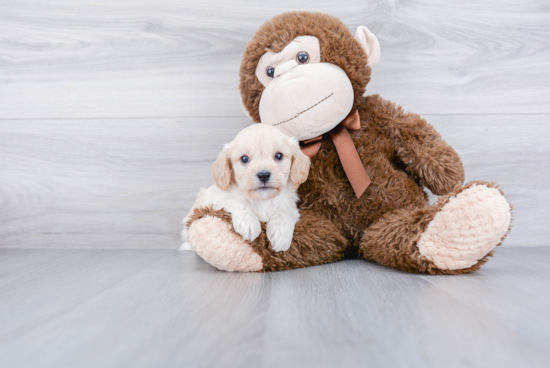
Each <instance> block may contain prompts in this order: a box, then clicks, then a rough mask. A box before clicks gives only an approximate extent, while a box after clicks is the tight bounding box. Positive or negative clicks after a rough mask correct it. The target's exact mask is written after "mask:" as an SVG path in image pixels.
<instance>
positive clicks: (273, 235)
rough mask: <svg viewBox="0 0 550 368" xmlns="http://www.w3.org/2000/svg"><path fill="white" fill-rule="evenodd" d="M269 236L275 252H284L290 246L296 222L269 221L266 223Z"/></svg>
mask: <svg viewBox="0 0 550 368" xmlns="http://www.w3.org/2000/svg"><path fill="white" fill-rule="evenodd" d="M266 234H267V238H268V239H269V241H270V242H271V248H273V250H274V251H275V252H282V251H285V250H288V248H290V244H291V243H292V236H293V235H294V224H292V225H291V224H289V223H287V222H285V221H277V220H275V221H268V222H267V225H266Z"/></svg>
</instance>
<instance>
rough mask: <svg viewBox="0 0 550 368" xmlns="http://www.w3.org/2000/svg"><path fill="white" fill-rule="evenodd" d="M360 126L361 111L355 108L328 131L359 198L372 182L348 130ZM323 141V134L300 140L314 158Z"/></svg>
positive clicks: (307, 153)
mask: <svg viewBox="0 0 550 368" xmlns="http://www.w3.org/2000/svg"><path fill="white" fill-rule="evenodd" d="M360 128H361V121H360V120H359V111H357V110H355V112H352V113H350V114H349V115H348V116H347V117H346V118H345V119H344V120H343V121H342V122H341V123H340V124H338V125H337V126H336V128H334V129H332V130H331V131H330V132H328V135H329V136H330V138H331V139H332V142H334V146H335V147H336V152H338V157H339V158H340V162H341V163H342V167H343V168H344V171H345V173H346V175H347V177H348V180H349V182H350V184H351V187H352V188H353V191H354V192H355V195H356V196H357V198H359V197H361V195H362V194H363V193H364V192H365V190H366V189H367V187H368V186H369V184H370V178H369V175H368V174H367V172H366V171H365V167H364V166H363V163H362V162H361V159H360V158H359V154H358V153H357V149H356V148H355V145H354V144H353V140H352V139H351V136H350V134H349V132H348V130H358V129H360ZM322 141H323V136H322V135H321V136H319V137H316V138H312V139H308V140H307V141H302V142H300V145H301V146H302V152H303V153H304V154H305V155H306V156H308V157H309V158H311V159H313V158H314V157H315V156H316V155H317V153H318V152H319V149H320V148H321V143H322Z"/></svg>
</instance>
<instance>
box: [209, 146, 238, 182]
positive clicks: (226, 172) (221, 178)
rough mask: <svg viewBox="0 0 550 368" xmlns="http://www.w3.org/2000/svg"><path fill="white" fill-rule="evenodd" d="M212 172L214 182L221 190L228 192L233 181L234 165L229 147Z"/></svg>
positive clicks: (224, 150) (225, 149)
mask: <svg viewBox="0 0 550 368" xmlns="http://www.w3.org/2000/svg"><path fill="white" fill-rule="evenodd" d="M210 171H212V176H213V177H214V182H215V183H216V185H217V186H218V187H219V188H220V189H222V190H226V189H227V188H229V185H230V184H231V182H232V181H233V165H231V159H230V158H229V148H228V147H225V148H224V149H223V151H222V152H221V153H220V155H219V156H218V159H217V160H216V162H214V164H213V165H212V167H211V168H210Z"/></svg>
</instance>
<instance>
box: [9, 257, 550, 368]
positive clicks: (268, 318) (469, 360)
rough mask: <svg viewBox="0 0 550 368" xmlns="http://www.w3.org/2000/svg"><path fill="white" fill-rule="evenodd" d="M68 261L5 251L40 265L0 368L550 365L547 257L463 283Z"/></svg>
mask: <svg viewBox="0 0 550 368" xmlns="http://www.w3.org/2000/svg"><path fill="white" fill-rule="evenodd" d="M44 252H47V253H55V252H57V255H58V258H54V259H50V260H45V259H44V256H43V254H44ZM64 252H65V253H66V252H70V250H63V251H51V250H47V251H45V250H24V249H18V250H0V258H3V259H6V260H8V261H9V260H11V259H14V258H16V259H19V260H21V259H22V258H24V257H28V258H29V261H27V262H26V263H33V262H34V261H35V260H37V259H43V261H42V262H41V263H42V264H41V265H40V266H34V267H31V268H29V272H27V273H26V274H24V275H20V276H22V277H19V278H13V281H12V282H10V283H8V284H5V285H1V286H0V323H1V324H2V326H3V328H2V329H0V366H2V367H8V368H11V367H18V368H25V367H36V366H40V367H55V368H64V367H74V366H78V367H106V368H108V367H151V366H162V367H182V366H184V367H265V368H270V367H290V366H300V367H335V366H345V367H366V366H374V367H381V368H382V367H440V366H445V367H464V366H468V367H473V368H476V367H493V366H494V367H518V368H519V367H547V366H548V365H549V364H550V353H549V351H548V342H549V340H550V319H549V314H548V310H549V308H550V294H549V293H548V290H550V284H549V283H550V280H549V278H548V273H549V272H550V266H549V265H550V248H548V247H543V248H541V247H539V248H505V249H500V251H499V252H498V253H497V255H496V256H495V257H494V259H491V261H490V262H489V263H488V264H487V265H486V266H485V267H484V268H483V269H482V270H481V271H479V272H477V273H475V274H470V275H460V276H453V277H446V276H422V275H416V274H409V273H404V272H400V271H396V270H392V269H389V268H385V267H382V266H379V265H376V264H374V263H368V262H366V261H360V260H346V261H341V262H337V263H334V264H329V265H324V266H317V267H310V268H306V269H301V270H291V271H281V272H276V273H266V274H262V273H251V274H242V273H228V272H221V271H218V270H215V269H214V268H213V267H211V266H209V265H208V264H206V263H205V262H204V261H202V260H201V259H200V258H199V257H198V256H197V255H196V254H194V253H190V252H183V253H180V252H177V251H174V250H149V251H143V250H141V251H140V250H83V251H78V252H76V253H72V254H69V253H66V254H63V253H64ZM19 262H21V261H19ZM8 263H9V262H8ZM10 272H11V271H9V270H5V269H4V268H3V264H0V274H4V273H7V274H8V275H9V273H10ZM15 272H19V271H15Z"/></svg>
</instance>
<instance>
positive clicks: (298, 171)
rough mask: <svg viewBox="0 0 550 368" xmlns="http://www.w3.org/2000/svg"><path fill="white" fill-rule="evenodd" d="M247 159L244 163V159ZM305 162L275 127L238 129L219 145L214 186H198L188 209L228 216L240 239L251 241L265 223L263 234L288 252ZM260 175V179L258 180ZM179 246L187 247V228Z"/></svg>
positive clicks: (294, 143)
mask: <svg viewBox="0 0 550 368" xmlns="http://www.w3.org/2000/svg"><path fill="white" fill-rule="evenodd" d="M245 158H246V161H245V162H243V159H245ZM309 165H310V160H309V158H308V157H307V156H306V155H304V154H303V153H302V152H301V150H300V146H299V145H298V141H296V139H294V138H289V137H287V136H286V135H284V134H283V133H282V132H280V131H279V130H278V129H277V128H274V127H272V126H269V125H263V124H256V125H252V126H249V127H247V128H245V129H243V130H242V131H241V132H239V134H237V136H236V137H235V139H233V141H231V142H230V143H228V144H226V145H225V146H224V149H223V151H222V152H221V153H220V155H219V157H218V159H217V160H216V162H215V163H214V164H213V165H212V175H213V177H214V180H215V182H216V184H215V185H212V186H211V187H209V188H207V189H204V188H203V189H201V190H200V192H199V194H198V196H197V200H196V201H195V204H194V205H193V208H192V209H191V211H190V212H189V214H188V215H187V217H186V218H185V219H184V223H187V222H188V220H189V217H190V216H191V214H192V213H193V211H194V210H195V208H198V207H207V206H212V207H213V208H214V209H216V210H220V209H224V210H225V211H227V212H229V213H230V214H231V215H232V219H233V228H234V229H235V231H236V232H237V233H238V234H240V235H241V236H242V237H243V239H244V240H255V239H256V238H257V237H258V235H260V232H261V230H262V227H261V225H260V221H262V222H266V223H267V237H268V239H269V240H270V242H271V246H272V247H273V249H274V250H275V251H283V250H287V249H288V248H289V247H290V244H291V241H292V235H293V233H294V225H295V224H296V222H297V221H298V220H299V219H300V214H299V213H298V209H297V207H296V202H297V201H298V196H297V195H296V188H297V187H298V186H299V185H300V184H301V183H303V182H304V181H305V180H306V178H307V175H308V171H309ZM260 175H267V177H266V176H263V180H261V179H260ZM182 238H183V241H184V244H183V245H182V247H181V249H182V250H191V249H192V246H191V244H192V243H191V244H189V243H188V234H187V227H185V228H184V230H183V233H182Z"/></svg>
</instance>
